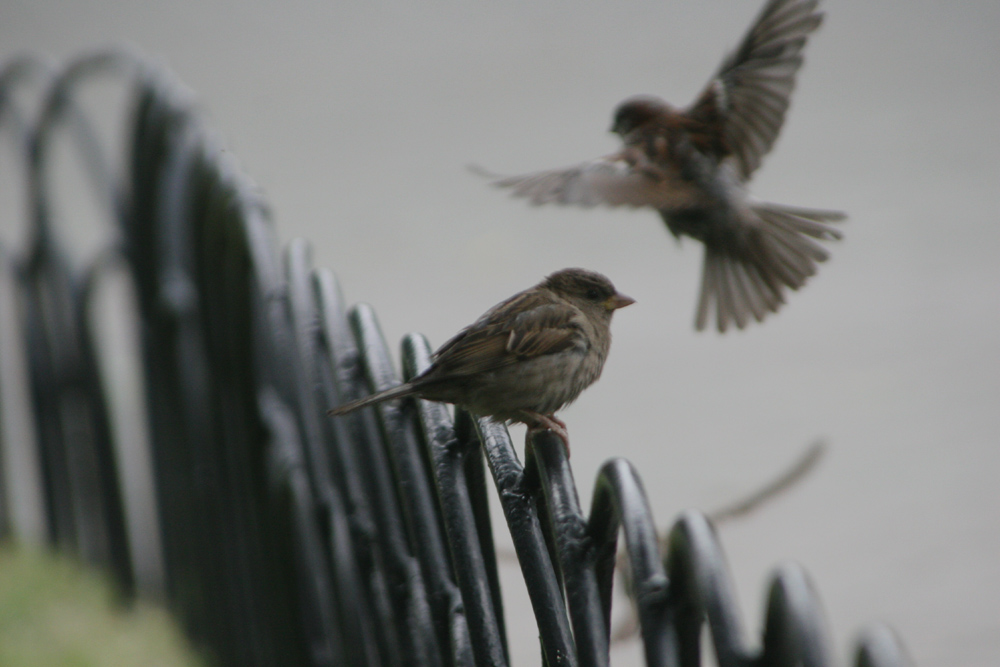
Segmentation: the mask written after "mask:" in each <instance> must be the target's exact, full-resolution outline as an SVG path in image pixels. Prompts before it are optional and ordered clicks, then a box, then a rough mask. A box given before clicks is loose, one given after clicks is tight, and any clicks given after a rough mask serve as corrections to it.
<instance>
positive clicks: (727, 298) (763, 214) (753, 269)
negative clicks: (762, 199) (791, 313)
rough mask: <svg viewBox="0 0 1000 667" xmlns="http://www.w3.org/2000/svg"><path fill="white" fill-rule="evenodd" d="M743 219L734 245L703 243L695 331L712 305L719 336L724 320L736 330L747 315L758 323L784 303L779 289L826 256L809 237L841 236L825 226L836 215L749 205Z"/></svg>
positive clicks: (800, 280)
mask: <svg viewBox="0 0 1000 667" xmlns="http://www.w3.org/2000/svg"><path fill="white" fill-rule="evenodd" d="M749 215H750V216H751V218H752V219H750V220H747V221H746V223H747V224H746V227H747V229H748V230H749V232H748V233H747V234H746V235H745V237H744V238H742V239H741V240H740V242H739V243H736V244H724V245H722V244H712V243H706V244H705V261H704V264H703V266H702V283H701V296H700V297H699V300H698V310H697V314H696V316H695V327H696V328H697V329H698V330H702V329H704V328H705V325H706V324H707V323H708V319H709V317H710V313H711V310H712V305H713V304H714V305H715V311H716V324H717V327H718V329H719V331H720V332H724V331H725V330H726V329H727V328H728V326H729V323H730V321H732V322H733V323H734V324H735V325H736V327H737V328H739V329H742V328H743V327H745V326H746V325H747V322H748V321H749V319H750V317H753V318H754V319H755V320H757V321H758V322H760V321H762V320H763V319H764V317H765V316H767V314H768V313H773V312H777V311H778V308H780V307H781V305H782V304H783V303H784V302H785V298H784V289H785V288H786V287H787V288H791V289H793V290H797V289H798V288H799V287H801V286H802V285H803V284H805V282H806V279H808V278H809V276H811V275H813V274H814V273H816V264H817V263H818V262H822V261H825V260H826V259H827V257H828V256H829V255H828V253H827V251H826V250H825V249H824V248H823V247H822V246H820V245H819V244H818V243H816V241H814V240H813V239H816V240H819V241H826V240H834V239H839V238H841V234H840V232H839V231H838V230H836V229H834V228H833V227H831V226H830V225H829V224H827V223H830V222H836V221H838V220H843V219H844V218H845V217H846V216H845V215H844V214H843V213H840V212H837V211H823V210H817V209H807V208H797V207H792V206H783V205H781V204H770V203H758V204H754V205H752V206H751V207H750V211H749Z"/></svg>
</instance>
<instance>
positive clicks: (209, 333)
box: [0, 52, 908, 667]
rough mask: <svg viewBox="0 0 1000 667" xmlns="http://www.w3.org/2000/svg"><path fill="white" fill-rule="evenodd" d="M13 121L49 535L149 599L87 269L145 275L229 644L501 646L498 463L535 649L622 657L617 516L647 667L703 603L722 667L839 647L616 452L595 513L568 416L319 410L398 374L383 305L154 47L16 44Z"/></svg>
mask: <svg viewBox="0 0 1000 667" xmlns="http://www.w3.org/2000/svg"><path fill="white" fill-rule="evenodd" d="M108 73H111V74H112V75H113V76H114V77H117V78H118V79H119V80H120V81H123V82H125V85H126V86H127V87H128V88H127V89H128V90H129V91H130V94H131V95H132V97H133V100H134V107H133V110H132V114H131V116H130V119H129V121H128V123H129V126H128V127H129V133H130V140H129V141H128V142H127V143H128V146H127V148H126V150H127V151H128V153H127V155H126V156H125V159H124V164H125V167H124V169H123V170H122V171H123V172H124V173H122V174H118V173H112V170H111V169H109V167H108V166H107V165H108V160H107V155H105V154H104V150H105V147H104V146H102V143H101V142H100V141H99V140H98V139H97V135H96V134H95V132H94V130H93V127H92V126H91V124H90V122H89V121H88V118H87V116H86V114H83V113H81V112H80V108H79V106H78V105H77V104H76V99H77V95H78V93H79V91H80V90H81V88H83V87H86V86H87V85H88V83H89V82H91V81H92V80H93V79H94V78H95V77H97V76H106V75H107V74H108ZM28 89H31V90H34V91H36V92H37V99H38V100H40V105H36V106H37V107H38V108H37V111H35V112H33V113H28V112H27V111H25V104H23V103H22V95H21V92H22V91H23V90H28ZM0 131H2V132H5V133H6V134H7V136H8V137H10V138H11V139H12V141H13V145H14V148H15V153H16V158H17V164H19V165H23V168H24V170H25V172H24V175H25V178H26V183H27V188H28V204H29V208H28V218H27V227H28V232H29V233H28V240H27V244H26V246H25V247H24V248H21V249H17V250H15V249H13V248H11V247H9V246H4V245H3V244H2V243H0V279H2V280H5V281H7V284H9V285H12V286H13V289H14V290H15V292H16V295H17V312H18V323H17V324H18V328H17V331H18V332H19V335H20V337H21V338H22V344H23V347H24V349H25V350H26V355H27V361H26V365H27V368H28V377H29V380H30V396H31V403H32V409H33V416H34V422H35V430H36V440H37V442H36V445H37V449H38V452H39V459H40V461H41V467H42V472H43V480H42V482H43V483H42V486H43V493H44V509H45V522H46V526H47V535H48V538H49V540H50V541H51V543H52V544H54V545H55V546H57V547H58V548H61V549H65V550H69V551H73V552H76V553H78V554H80V555H82V556H83V557H85V558H87V559H88V560H90V561H92V562H96V563H99V564H101V565H103V566H106V567H108V568H109V569H110V570H112V571H113V573H114V575H115V577H116V578H117V580H118V582H119V584H120V586H121V588H122V589H123V591H124V592H125V594H126V596H130V595H133V594H134V590H135V583H134V575H133V558H132V557H131V556H130V553H129V545H130V541H129V539H128V535H127V530H126V522H125V520H124V518H123V517H124V511H123V500H122V498H123V494H122V492H121V489H120V475H121V472H120V471H119V463H118V461H117V460H116V455H115V452H116V451H117V448H116V447H115V443H113V441H112V429H111V428H110V427H109V414H108V405H107V401H106V399H105V380H104V379H103V378H102V375H101V370H100V365H99V364H98V363H97V359H96V355H95V351H94V344H95V340H94V333H93V328H92V326H91V320H92V318H91V312H92V309H93V294H94V287H93V286H94V285H95V284H96V283H97V282H99V279H100V276H101V274H102V272H104V271H105V270H107V267H108V266H109V264H110V263H111V260H115V261H118V262H121V263H124V265H125V266H126V267H127V272H126V273H127V275H128V276H129V277H130V279H131V280H132V282H133V284H134V289H135V293H136V295H137V303H138V312H137V314H136V318H137V319H138V322H139V331H140V333H141V353H142V365H143V369H142V370H143V375H144V382H145V392H146V397H147V398H146V403H147V404H148V406H149V408H148V413H149V414H148V415H145V416H140V417H141V418H144V419H146V420H147V421H148V424H149V432H150V440H151V442H150V448H151V455H152V461H153V470H154V479H155V495H156V500H157V505H158V512H159V515H158V519H159V528H160V539H161V542H162V551H163V560H164V569H165V580H166V592H167V597H168V599H169V601H170V603H171V605H172V606H173V608H174V609H175V610H176V611H177V612H178V614H179V616H180V617H181V618H182V620H183V623H184V625H185V627H186V629H187V631H188V632H189V634H190V635H191V636H192V637H194V638H195V639H196V641H197V642H198V643H199V644H200V645H201V646H203V647H206V648H207V649H208V650H209V651H210V652H211V653H212V654H213V655H214V657H215V659H216V660H217V662H218V663H219V664H222V665H232V666H236V665H239V666H243V667H246V666H252V665H420V666H424V665H442V666H447V667H452V666H454V667H458V666H462V665H505V664H508V649H507V637H506V634H505V629H504V620H503V619H504V616H503V608H502V603H501V591H500V586H499V579H498V575H497V558H496V553H495V550H494V546H493V537H492V534H491V527H490V526H491V525H490V516H489V504H488V502H487V499H488V494H489V493H490V490H489V488H488V487H489V484H488V482H487V467H488V471H489V476H491V477H492V479H493V482H494V484H495V486H496V489H497V492H498V493H499V497H500V504H501V506H502V507H503V511H504V514H505V517H506V520H507V525H508V527H509V529H510V534H511V537H512V539H513V543H514V547H515V549H516V551H517V556H518V560H519V562H520V567H521V571H522V573H523V576H524V579H525V582H526V585H527V591H528V594H529V596H530V600H531V604H532V608H533V610H534V614H535V617H536V619H537V624H538V635H539V638H540V643H541V660H542V662H543V663H544V664H548V665H580V666H582V667H588V666H591V665H606V664H608V661H609V632H610V624H611V620H610V619H611V615H610V610H611V592H612V583H613V573H614V567H615V561H616V552H617V546H618V544H617V542H618V537H619V534H621V535H623V536H624V547H625V550H626V553H627V561H628V563H629V566H630V568H629V569H630V572H631V576H630V580H629V581H630V589H631V594H632V597H633V599H634V603H635V605H636V609H637V614H638V619H639V625H640V628H641V641H642V642H643V645H644V648H645V657H646V661H647V663H648V664H649V665H688V666H691V665H700V664H703V662H704V661H705V659H704V658H703V656H702V651H703V648H704V647H703V638H702V635H703V629H704V628H705V626H706V624H707V628H708V630H709V635H710V637H711V645H712V646H713V648H714V655H715V659H716V661H717V663H718V664H719V665H722V666H723V667H728V666H731V665H788V666H792V665H815V666H820V665H829V664H831V659H830V655H829V652H828V649H827V640H826V635H825V631H824V627H823V622H822V619H821V614H820V607H819V604H818V602H817V599H816V597H815V594H814V592H813V588H812V586H811V584H810V583H809V580H808V577H807V576H806V574H805V573H804V572H803V571H802V570H801V569H799V568H797V567H794V566H786V567H783V568H781V569H779V570H778V571H777V572H776V573H775V574H774V576H773V581H772V584H771V587H770V594H769V597H768V599H767V612H766V627H765V629H764V631H763V637H762V638H761V639H760V640H759V641H754V642H748V641H747V640H746V638H745V637H746V632H745V631H744V629H743V628H742V627H741V623H740V619H739V616H738V613H737V607H736V604H735V600H734V596H733V591H732V584H731V583H730V580H729V576H728V574H727V569H726V565H725V561H724V558H723V555H722V553H721V551H720V548H719V545H718V542H717V540H716V538H715V535H714V532H713V529H712V526H711V525H710V523H709V522H708V520H706V518H705V517H703V516H701V515H699V514H696V513H689V514H685V515H683V516H682V517H680V519H678V520H677V521H676V523H675V525H674V527H673V529H672V531H671V532H670V536H669V542H668V544H669V547H668V549H667V552H666V554H663V553H661V551H660V546H659V543H658V541H657V537H656V530H655V527H654V524H653V519H652V513H651V512H650V509H649V507H648V504H647V501H646V497H645V494H644V492H643V489H642V483H641V481H640V479H639V477H638V475H637V474H636V472H635V470H634V469H633V467H632V466H631V465H630V464H629V463H628V462H627V461H625V460H622V459H613V460H611V461H609V462H608V463H606V464H605V466H604V467H603V468H602V469H601V471H600V474H599V477H598V480H597V484H596V487H595V492H594V497H593V499H592V501H591V508H590V513H589V515H585V514H584V512H583V510H582V508H581V506H580V501H579V498H578V497H577V492H576V488H575V486H574V482H573V477H572V472H571V469H570V467H569V464H568V461H567V460H566V458H565V454H564V449H563V447H562V445H561V443H560V442H559V441H558V439H555V438H554V437H552V436H550V435H547V434H542V435H539V436H537V437H535V438H534V439H533V440H531V441H530V442H528V443H527V445H526V450H525V460H524V462H523V463H522V462H521V461H520V460H519V459H518V457H517V455H516V453H515V450H514V447H513V446H512V444H511V441H510V438H509V436H508V434H507V430H506V429H505V428H504V427H502V426H498V425H496V424H492V423H489V422H486V421H478V420H475V419H473V418H472V417H470V416H469V415H468V414H466V413H464V412H461V411H459V412H458V413H457V415H456V417H455V419H454V422H453V421H452V417H451V416H450V414H449V412H448V411H447V410H446V409H445V408H444V407H443V406H442V405H440V404H432V403H426V402H412V401H410V402H404V403H402V404H385V405H383V406H380V407H378V408H376V409H368V410H365V411H361V412H359V413H356V414H352V415H349V416H347V417H343V418H337V419H331V418H328V417H326V415H325V410H326V408H327V407H328V406H332V405H337V404H340V403H342V402H344V401H346V400H349V399H352V398H355V397H358V396H361V395H363V394H365V393H367V392H369V391H371V390H372V389H379V388H383V387H386V386H389V385H392V384H394V383H395V382H397V381H398V380H397V377H396V373H395V371H394V370H393V368H392V364H391V361H390V355H389V353H388V351H387V347H386V344H385V342H384V341H383V338H382V335H381V333H380V332H379V328H378V323H377V321H376V318H375V314H374V313H373V312H372V310H371V309H370V308H368V307H365V306H355V307H354V308H348V307H347V305H346V304H345V301H344V299H343V297H342V296H341V294H340V292H339V290H338V287H337V284H336V280H335V279H334V277H333V275H332V274H331V273H330V272H329V271H325V270H321V269H315V268H313V267H312V266H311V264H310V257H309V254H310V253H309V247H308V245H307V244H306V243H305V242H303V241H295V242H293V243H291V244H290V245H289V246H288V247H287V248H286V250H285V252H284V254H283V255H281V254H279V252H278V249H277V242H276V239H275V237H274V233H273V229H272V226H271V223H270V221H269V219H268V216H267V212H266V210H265V208H264V206H263V205H262V203H261V202H260V201H259V200H258V199H257V198H256V197H255V195H254V191H253V189H252V187H251V186H250V185H249V183H248V181H247V180H246V178H245V177H244V176H243V175H242V174H241V173H240V172H239V170H238V169H237V168H236V167H235V166H234V164H233V162H232V161H231V159H230V158H228V157H227V156H226V153H225V152H224V151H222V150H220V147H219V146H218V144H217V143H216V142H215V141H214V140H213V138H212V136H211V135H210V134H209V133H208V132H207V131H206V130H205V128H204V127H203V126H202V123H201V121H200V119H199V116H198V114H197V113H196V111H195V110H194V109H193V108H192V105H191V103H190V96H189V95H187V94H186V93H185V92H184V90H183V88H181V87H180V86H179V85H178V84H176V83H175V82H174V81H173V79H172V78H171V77H170V76H169V75H168V74H167V73H166V72H164V71H163V70H162V69H161V68H159V67H158V66H156V65H154V64H151V63H150V62H148V61H146V60H144V59H143V58H141V57H138V56H136V55H134V54H130V53H123V52H110V53H100V54H96V55H90V56H86V57H83V58H80V59H79V60H76V61H74V62H72V63H70V64H69V65H68V66H67V67H65V68H62V69H55V68H53V67H52V66H48V65H45V64H44V63H43V62H42V61H39V60H34V59H30V58H23V59H18V60H15V61H12V62H10V63H9V64H8V65H7V66H6V67H4V68H3V70H2V71H0ZM57 141H64V142H69V143H71V144H73V145H75V146H76V147H77V148H78V149H79V151H80V153H81V155H82V157H83V159H84V162H85V164H86V169H87V171H88V172H89V174H90V175H91V176H93V177H94V178H93V179H92V180H93V183H94V184H95V186H96V189H97V190H96V191H97V192H98V194H99V196H100V197H101V198H102V200H103V201H104V202H105V203H106V205H107V210H108V211H109V214H110V216H111V218H112V219H113V223H114V229H115V234H114V235H112V239H113V240H110V241H109V242H108V246H107V247H106V248H104V249H102V250H101V251H100V252H98V253H96V255H95V256H94V258H93V259H91V260H90V261H89V262H84V263H82V264H81V263H80V262H79V261H76V262H75V263H74V262H71V261H70V255H71V253H68V252H67V251H66V249H65V248H64V246H63V245H62V243H63V242H62V240H61V235H60V234H57V233H56V230H57V229H58V228H59V227H61V226H63V225H66V224H72V220H68V219H67V220H59V221H58V223H59V225H56V222H57V221H56V220H54V213H53V210H54V207H53V202H52V198H53V195H52V190H53V184H52V181H53V179H54V178H55V176H54V174H53V169H52V168H51V165H50V155H51V152H52V150H53V145H54V144H55V143H56V142H57ZM403 359H404V369H403V371H404V376H411V375H413V374H415V373H418V372H420V371H421V369H423V368H424V367H426V366H427V364H428V363H429V348H428V345H427V343H426V341H425V340H424V339H423V338H421V337H419V336H412V337H408V338H407V339H406V340H404V341H403ZM2 398H3V397H0V417H2V416H3V410H4V407H5V403H4V401H3V400H2ZM0 433H2V431H0ZM8 444H9V443H2V442H0V446H7V445H8ZM483 453H485V457H484V456H483ZM484 463H485V465H484ZM6 481H9V479H8V478H4V477H0V483H2V482H6ZM9 488H10V487H9V485H7V484H4V486H3V494H0V500H2V502H0V526H2V528H3V530H4V531H10V529H11V528H10V526H11V520H10V503H9V500H10V498H9ZM135 537H136V536H133V539H135ZM855 662H856V664H857V665H865V666H868V665H871V666H879V667H889V666H896V665H905V664H908V661H907V659H906V658H905V654H904V652H903V651H902V649H901V647H900V645H899V643H898V642H897V641H896V640H895V638H894V636H893V634H892V633H891V631H889V630H887V629H885V628H882V627H877V628H874V629H873V630H871V631H869V632H868V633H866V634H864V635H863V639H862V640H861V641H860V642H859V645H858V648H857V652H856V655H855Z"/></svg>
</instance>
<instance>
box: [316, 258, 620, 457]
mask: <svg viewBox="0 0 1000 667" xmlns="http://www.w3.org/2000/svg"><path fill="white" fill-rule="evenodd" d="M631 303H634V300H633V299H631V298H630V297H627V296H625V295H623V294H619V293H618V292H617V291H615V287H614V285H612V284H611V281H609V280H608V279H607V278H605V277H604V276H602V275H601V274H599V273H594V272H592V271H585V270H583V269H563V270H562V271H557V272H556V273H553V274H552V275H550V276H549V277H547V278H546V279H545V280H543V281H542V282H541V283H539V284H538V285H536V286H534V287H532V288H531V289H528V290H525V291H523V292H520V293H518V294H515V295H514V296H512V297H511V298H509V299H507V300H506V301H504V302H502V303H499V304H497V305H496V306H494V307H493V308H491V309H490V310H488V311H487V312H486V313H485V314H484V315H483V316H482V317H480V318H479V319H478V320H476V322H475V323H473V324H472V325H471V326H468V327H466V328H465V329H463V330H462V331H460V332H459V333H458V335H456V336H455V337H454V338H452V339H451V340H449V341H448V342H447V343H445V344H444V345H442V346H441V347H440V348H439V349H438V350H437V352H435V353H434V356H433V363H432V364H431V366H430V368H428V369H427V370H426V371H424V372H423V373H421V374H420V375H418V376H417V377H415V378H413V379H412V380H410V381H409V382H407V383H406V384H402V385H400V386H398V387H393V388H392V389H388V390H386V391H383V392H381V393H378V394H374V395H372V396H368V397H366V398H362V399H360V400H357V401H354V402H352V403H348V404H346V405H342V406H340V407H338V408H334V409H333V410H330V412H329V414H331V415H342V414H344V413H347V412H351V411H352V410H356V409H358V408H361V407H364V406H366V405H372V404H373V403H381V402H382V401H388V400H391V399H394V398H402V397H404V396H419V397H421V398H425V399H428V400H431V401H444V402H446V403H455V404H457V405H460V406H462V407H464V408H466V409H467V410H469V412H472V413H473V414H476V415H480V416H489V417H492V418H493V419H495V420H497V421H515V422H521V423H524V424H527V425H528V427H529V428H532V429H546V428H547V429H552V430H553V431H555V432H556V433H557V434H558V435H559V436H560V437H562V439H563V441H565V442H566V443H567V447H568V445H569V439H568V436H567V434H566V425H565V424H563V422H562V421H560V420H558V419H556V418H555V417H554V416H553V413H555V412H556V410H559V409H560V408H562V407H563V406H565V405H567V404H569V403H571V402H572V401H573V400H575V399H576V397H577V396H579V395H580V392H582V391H583V390H584V389H586V388H587V387H588V386H589V385H591V384H592V383H593V382H594V381H595V380H597V378H598V377H600V375H601V369H602V368H603V367H604V360H605V359H606V358H607V356H608V349H609V348H610V347H611V316H612V314H614V311H615V310H617V309H618V308H624V307H625V306H627V305H629V304H631Z"/></svg>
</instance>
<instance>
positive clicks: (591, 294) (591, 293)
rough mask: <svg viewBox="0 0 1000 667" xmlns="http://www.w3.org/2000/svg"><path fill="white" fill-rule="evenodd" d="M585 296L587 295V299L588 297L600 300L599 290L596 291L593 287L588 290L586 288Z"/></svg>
mask: <svg viewBox="0 0 1000 667" xmlns="http://www.w3.org/2000/svg"><path fill="white" fill-rule="evenodd" d="M586 296H587V299H589V300H590V301H600V300H601V293H600V292H599V291H597V290H596V289H595V288H593V287H591V288H590V289H589V290H587V295H586Z"/></svg>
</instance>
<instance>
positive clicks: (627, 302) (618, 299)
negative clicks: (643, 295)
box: [604, 294, 635, 310]
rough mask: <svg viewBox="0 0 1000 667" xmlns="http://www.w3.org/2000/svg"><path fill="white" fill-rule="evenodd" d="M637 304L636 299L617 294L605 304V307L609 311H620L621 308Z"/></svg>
mask: <svg viewBox="0 0 1000 667" xmlns="http://www.w3.org/2000/svg"><path fill="white" fill-rule="evenodd" d="M633 303H635V299H633V298H632V297H630V296H625V295H624V294H615V295H614V296H612V297H608V299H607V300H606V301H605V302H604V307H605V308H607V309H608V310H618V309H619V308H624V307H625V306H631V305H632V304H633Z"/></svg>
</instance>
